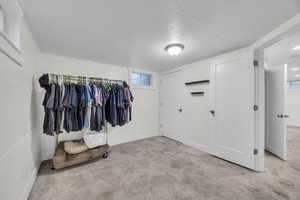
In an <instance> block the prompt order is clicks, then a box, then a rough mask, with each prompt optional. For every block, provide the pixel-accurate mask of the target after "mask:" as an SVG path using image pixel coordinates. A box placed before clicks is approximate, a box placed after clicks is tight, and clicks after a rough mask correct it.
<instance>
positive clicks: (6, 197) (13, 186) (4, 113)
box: [0, 21, 40, 200]
mask: <svg viewBox="0 0 300 200" xmlns="http://www.w3.org/2000/svg"><path fill="white" fill-rule="evenodd" d="M20 37H21V38H20V39H21V50H22V57H23V60H24V65H23V67H20V66H19V65H17V64H16V63H15V62H13V61H12V60H11V59H9V58H8V57H7V56H5V55H4V54H2V53H1V52H0V77H1V78H0V87H1V93H2V95H1V104H0V110H1V112H0V113H1V114H0V123H1V140H0V199H3V200H19V199H26V198H27V195H28V194H29V192H30V189H31V186H32V184H33V181H34V179H35V175H36V173H37V170H38V168H39V165H40V159H39V157H40V156H39V152H40V149H39V148H40V140H39V133H38V132H37V129H36V126H35V120H36V115H35V113H36V112H35V109H34V108H35V104H36V102H35V100H36V99H35V93H34V92H33V90H32V84H33V72H34V68H35V66H36V58H37V54H38V53H39V50H38V47H37V45H36V43H35V42H34V40H33V38H32V34H31V32H30V31H29V29H28V28H27V25H26V24H25V22H24V21H23V22H22V27H21V35H20ZM0 45H1V43H0Z"/></svg>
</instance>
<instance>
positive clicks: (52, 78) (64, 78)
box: [48, 74, 127, 146]
mask: <svg viewBox="0 0 300 200" xmlns="http://www.w3.org/2000/svg"><path fill="white" fill-rule="evenodd" d="M48 75H49V83H59V82H62V83H71V82H72V81H74V82H76V84H87V83H104V84H105V83H106V84H107V83H108V84H110V83H118V84H121V83H126V81H123V80H117V79H107V78H99V77H87V76H74V75H58V74H48ZM126 84H127V83H126ZM104 132H105V134H106V144H108V125H107V122H106V123H105V128H104ZM55 136H56V138H55V140H56V146H57V145H58V142H59V141H58V139H59V138H58V135H57V134H56V135H55Z"/></svg>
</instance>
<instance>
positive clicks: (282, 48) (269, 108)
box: [264, 25, 300, 169]
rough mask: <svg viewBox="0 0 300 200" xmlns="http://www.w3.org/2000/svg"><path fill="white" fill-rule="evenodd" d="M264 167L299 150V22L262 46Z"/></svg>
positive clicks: (294, 154)
mask: <svg viewBox="0 0 300 200" xmlns="http://www.w3.org/2000/svg"><path fill="white" fill-rule="evenodd" d="M264 66H265V152H266V153H265V167H266V168H267V169H268V168H271V167H273V166H274V164H276V163H278V162H282V160H284V161H285V160H287V161H289V160H293V158H294V157H295V156H297V155H299V153H300V151H299V150H300V25H298V26H296V27H295V28H293V29H291V30H290V31H288V32H287V33H286V34H284V35H283V36H282V37H281V38H280V40H279V41H277V42H276V43H274V44H272V45H271V46H268V47H267V48H265V49H264Z"/></svg>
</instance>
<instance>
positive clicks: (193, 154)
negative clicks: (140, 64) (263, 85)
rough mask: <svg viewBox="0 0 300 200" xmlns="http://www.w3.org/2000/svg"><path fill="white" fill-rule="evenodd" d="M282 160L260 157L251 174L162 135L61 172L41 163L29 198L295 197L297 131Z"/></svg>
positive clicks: (298, 184)
mask: <svg viewBox="0 0 300 200" xmlns="http://www.w3.org/2000/svg"><path fill="white" fill-rule="evenodd" d="M288 144H289V154H288V161H287V162H284V161H281V160H279V159H277V158H276V157H274V156H271V155H270V154H266V168H267V169H266V172H265V173H255V172H253V171H250V170H247V169H245V168H242V167H239V166H237V165H234V164H232V163H229V162H226V161H223V160H221V159H218V158H215V157H212V156H210V155H208V154H206V153H203V152H201V151H198V150H195V149H193V148H190V147H187V146H185V145H182V144H181V143H178V142H176V141H174V140H170V139H167V138H165V137H153V138H149V139H145V140H140V141H136V142H131V143H127V144H121V145H117V146H114V147H113V149H112V153H111V155H110V157H109V158H108V159H106V160H99V161H95V162H92V163H88V164H83V165H80V166H77V167H72V168H68V169H65V170H58V171H52V170H51V169H50V168H51V165H50V164H49V162H48V163H47V162H45V163H43V165H42V166H41V169H40V172H39V175H38V178H37V180H36V183H35V184H34V187H33V190H32V192H31V195H30V198H29V199H30V200H199V199H205V200H218V199H220V200H221V199H222V200H227V199H228V200H249V199H253V200H254V199H255V200H271V199H294V200H299V199H300V130H299V129H295V128H289V142H288Z"/></svg>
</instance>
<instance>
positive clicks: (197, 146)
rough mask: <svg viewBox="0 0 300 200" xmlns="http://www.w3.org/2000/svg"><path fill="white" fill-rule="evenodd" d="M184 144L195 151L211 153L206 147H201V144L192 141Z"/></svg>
mask: <svg viewBox="0 0 300 200" xmlns="http://www.w3.org/2000/svg"><path fill="white" fill-rule="evenodd" d="M183 144H185V145H187V146H190V147H193V148H195V149H198V150H200V151H203V152H205V153H209V152H208V150H207V149H208V148H207V147H206V146H204V145H201V144H197V143H195V142H192V141H183Z"/></svg>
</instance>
